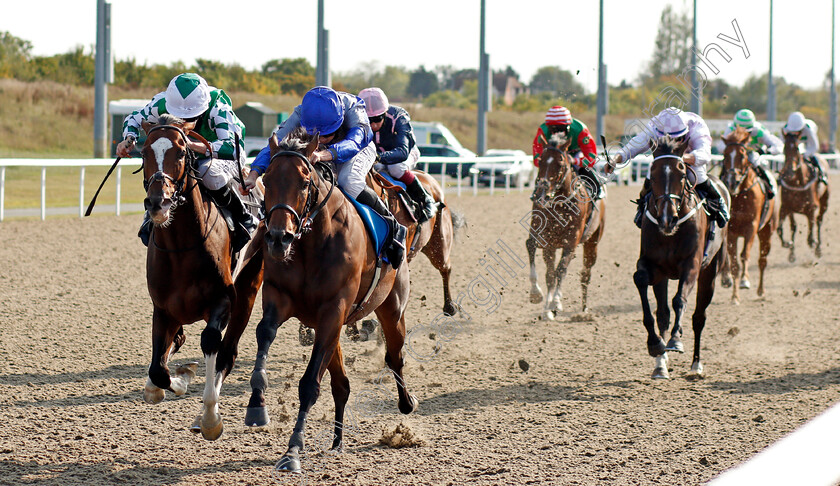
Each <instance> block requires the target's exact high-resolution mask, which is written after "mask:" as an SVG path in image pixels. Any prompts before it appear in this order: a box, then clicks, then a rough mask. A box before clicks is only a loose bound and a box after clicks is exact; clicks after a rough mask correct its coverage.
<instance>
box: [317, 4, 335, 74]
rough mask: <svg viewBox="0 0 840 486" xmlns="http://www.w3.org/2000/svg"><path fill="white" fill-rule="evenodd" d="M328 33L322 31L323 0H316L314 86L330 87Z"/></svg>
mask: <svg viewBox="0 0 840 486" xmlns="http://www.w3.org/2000/svg"><path fill="white" fill-rule="evenodd" d="M329 38H330V37H329V31H327V30H325V29H324V0H318V35H317V39H318V46H317V49H318V53H317V55H316V58H315V64H316V66H315V84H316V85H317V86H330V85H332V80H331V79H330V58H329V51H330V47H329V46H330V42H329Z"/></svg>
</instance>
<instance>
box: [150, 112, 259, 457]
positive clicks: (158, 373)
mask: <svg viewBox="0 0 840 486" xmlns="http://www.w3.org/2000/svg"><path fill="white" fill-rule="evenodd" d="M194 127H195V122H184V121H183V120H181V119H179V118H176V117H173V116H170V115H163V116H161V117H160V120H159V122H158V124H150V123H148V122H144V123H143V130H144V131H145V132H146V134H147V137H148V138H146V142H145V144H144V145H143V149H142V151H141V153H142V155H143V174H144V177H145V181H144V185H145V187H146V198H145V200H144V206H145V207H146V209H147V210H148V211H149V216H150V217H151V219H152V222H153V224H154V226H153V227H152V232H151V237H150V238H149V247H148V250H147V253H146V281H147V284H148V288H149V296H150V297H151V299H152V304H153V305H154V311H153V314H152V362H151V364H150V365H149V378H148V380H147V382H146V387H145V391H144V394H143V396H144V398H145V400H146V401H147V402H149V403H159V402H160V401H161V400H163V399H164V396H165V390H169V391H172V392H173V393H175V395H183V394H184V392H186V389H187V385H189V382H190V380H191V379H192V378H193V377H194V376H195V369H196V367H197V364H196V363H193V364H190V365H186V366H181V367H179V368H178V369H177V370H176V373H175V376H174V377H172V376H170V375H169V368H168V367H167V362H168V360H169V358H170V357H171V356H172V355H173V354H174V353H175V352H177V351H178V349H179V348H180V347H181V346H182V345H183V344H184V341H185V339H186V337H185V335H184V329H183V326H184V325H185V324H190V323H193V322H196V321H199V320H204V321H205V322H206V323H207V325H206V327H205V328H204V330H203V331H202V333H201V351H202V353H203V354H204V358H205V365H206V376H207V380H206V382H205V387H204V396H203V411H202V413H201V415H199V417H198V418H197V419H196V422H194V423H193V426H192V428H191V430H193V431H197V430H196V428H200V430H201V434H202V436H204V438H205V439H208V440H215V439H217V438H218V437H219V436H220V435H221V434H222V430H223V424H222V418H221V415H220V414H219V405H218V402H219V394H220V391H221V387H222V382H223V381H224V379H225V377H226V376H227V375H228V374H229V373H230V371H231V369H232V368H233V364H234V361H235V360H236V357H237V354H238V344H239V338H240V337H241V336H242V332H243V331H244V330H245V326H246V325H247V324H248V319H249V318H250V316H251V309H252V307H253V305H254V300H255V298H256V295H257V291H258V290H259V288H260V285H261V284H262V276H263V271H262V248H261V247H260V246H259V245H250V247H246V249H245V250H243V251H242V252H241V253H242V255H243V257H246V260H243V261H245V263H244V264H243V265H241V266H240V268H241V269H240V271H239V273H238V274H237V275H236V277H235V278H234V275H233V262H232V255H231V239H230V235H229V233H228V228H227V225H226V223H225V220H224V217H222V215H221V214H220V212H219V210H218V209H217V208H216V205H215V204H214V203H213V202H212V201H211V199H210V198H209V196H205V194H204V193H203V192H202V191H201V190H200V188H199V183H198V180H197V179H196V172H195V171H196V167H195V165H194V164H195V155H194V154H193V153H192V151H190V150H189V149H188V145H187V136H189V135H190V131H191V130H192V129H193V128H194ZM222 331H225V333H224V337H222Z"/></svg>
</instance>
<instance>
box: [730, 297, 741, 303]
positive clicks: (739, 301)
mask: <svg viewBox="0 0 840 486" xmlns="http://www.w3.org/2000/svg"><path fill="white" fill-rule="evenodd" d="M732 303H733V304H735V305H741V298H740V297H738V296H737V295H733V296H732Z"/></svg>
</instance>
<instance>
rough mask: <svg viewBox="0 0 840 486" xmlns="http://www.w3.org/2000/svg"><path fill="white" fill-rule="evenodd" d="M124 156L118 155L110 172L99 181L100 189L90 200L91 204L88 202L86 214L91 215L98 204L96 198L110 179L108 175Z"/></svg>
mask: <svg viewBox="0 0 840 486" xmlns="http://www.w3.org/2000/svg"><path fill="white" fill-rule="evenodd" d="M121 158H122V157H117V160H115V161H114V163H113V164H112V165H111V168H110V169H108V173H107V174H105V178H104V179H102V182H100V183H99V189H97V190H96V194H94V195H93V199H91V200H90V204H88V207H87V211H85V216H90V212H91V211H93V206H94V205H95V204H96V198H97V197H98V196H99V191H101V190H102V187H103V186H104V185H105V181H107V180H108V177H110V176H111V172H114V169H115V168H116V167H117V164H119V163H120V159H121Z"/></svg>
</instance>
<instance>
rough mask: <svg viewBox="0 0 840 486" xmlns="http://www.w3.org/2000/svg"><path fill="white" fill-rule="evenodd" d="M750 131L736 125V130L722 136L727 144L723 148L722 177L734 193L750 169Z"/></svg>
mask: <svg viewBox="0 0 840 486" xmlns="http://www.w3.org/2000/svg"><path fill="white" fill-rule="evenodd" d="M749 138H750V132H749V131H747V129H746V128H744V127H736V128H735V130H734V131H733V132H732V133H730V134H729V135H727V136H726V137H721V139H722V140H723V142H724V143H725V144H726V148H724V149H723V171H722V173H721V179H722V180H723V182H724V184H726V187H727V189H729V192H732V193H734V192H735V190H736V189H738V186H739V185H740V184H741V181H742V180H743V179H744V177H745V176H746V174H747V171H748V170H749V159H748V158H747V150H748V149H747V140H749Z"/></svg>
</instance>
